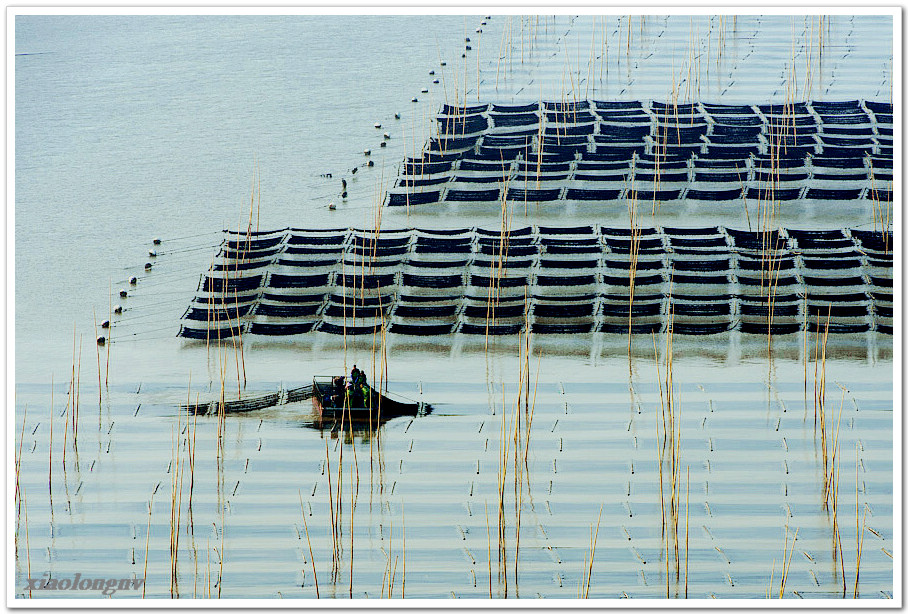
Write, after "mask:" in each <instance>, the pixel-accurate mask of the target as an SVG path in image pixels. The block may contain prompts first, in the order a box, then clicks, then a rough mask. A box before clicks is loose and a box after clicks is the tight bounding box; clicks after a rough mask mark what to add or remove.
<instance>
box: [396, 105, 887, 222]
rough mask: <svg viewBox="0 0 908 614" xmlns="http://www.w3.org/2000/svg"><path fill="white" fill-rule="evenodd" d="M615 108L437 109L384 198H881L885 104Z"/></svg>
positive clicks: (835, 201)
mask: <svg viewBox="0 0 908 614" xmlns="http://www.w3.org/2000/svg"><path fill="white" fill-rule="evenodd" d="M616 104H617V103H615V102H603V101H578V102H573V103H556V102H542V103H540V104H532V105H523V106H519V107H514V106H502V105H497V104H492V105H478V106H471V107H461V108H457V107H453V106H450V105H445V106H444V108H443V109H442V113H441V114H440V115H439V116H438V118H437V122H438V123H437V135H436V136H435V137H433V138H431V139H430V141H429V142H428V143H426V145H425V147H424V148H423V152H424V153H423V154H422V157H418V158H408V159H407V161H406V163H405V164H403V165H402V166H401V169H400V175H399V177H398V179H397V183H396V185H395V186H394V187H393V188H392V189H390V190H389V191H388V193H387V195H386V199H385V203H386V204H387V205H388V206H392V207H397V206H401V207H410V206H420V207H425V206H430V205H439V204H443V203H463V202H471V203H490V204H493V206H496V207H497V206H498V204H499V202H500V201H501V200H502V199H506V200H508V201H517V202H519V201H524V202H528V203H529V202H532V203H559V202H561V203H569V202H580V203H583V204H584V205H585V206H589V205H591V204H593V203H595V202H597V201H600V202H611V201H624V200H639V201H652V202H659V203H662V202H694V203H699V204H700V205H701V206H702V207H705V208H706V209H708V208H709V207H715V206H717V205H720V204H723V203H740V202H743V201H746V200H748V199H749V200H753V201H767V202H776V201H786V202H790V201H798V202H804V203H812V202H824V203H831V204H832V205H833V206H836V205H838V206H844V204H846V203H858V204H860V205H861V206H862V207H867V208H870V207H872V206H874V205H878V204H879V203H883V204H888V203H890V202H891V200H892V171H891V169H892V148H893V145H892V143H893V141H892V114H891V105H887V104H885V103H880V102H874V101H858V100H851V101H841V102H836V101H822V102H820V101H808V102H792V103H788V104H768V105H720V104H708V103H702V104H701V103H694V104H683V105H682V104H677V105H676V104H666V103H660V102H655V101H652V102H629V103H621V107H620V108H618V107H616ZM887 111H888V112H887ZM439 156H442V157H443V158H444V161H443V162H440V161H438V158H439Z"/></svg>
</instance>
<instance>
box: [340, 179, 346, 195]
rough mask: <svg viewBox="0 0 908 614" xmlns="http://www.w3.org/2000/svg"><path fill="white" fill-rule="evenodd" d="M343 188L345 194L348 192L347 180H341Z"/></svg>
mask: <svg viewBox="0 0 908 614" xmlns="http://www.w3.org/2000/svg"><path fill="white" fill-rule="evenodd" d="M341 187H342V188H343V189H344V192H346V191H347V180H346V179H341Z"/></svg>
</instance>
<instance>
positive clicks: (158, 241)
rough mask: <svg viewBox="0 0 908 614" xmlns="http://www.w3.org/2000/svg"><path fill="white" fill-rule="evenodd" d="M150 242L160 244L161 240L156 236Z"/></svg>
mask: <svg viewBox="0 0 908 614" xmlns="http://www.w3.org/2000/svg"><path fill="white" fill-rule="evenodd" d="M151 242H152V243H153V244H155V245H160V244H161V240H160V239H159V238H157V237H155V238H154V239H152V240H151Z"/></svg>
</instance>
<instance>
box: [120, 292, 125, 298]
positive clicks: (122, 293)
mask: <svg viewBox="0 0 908 614" xmlns="http://www.w3.org/2000/svg"><path fill="white" fill-rule="evenodd" d="M120 297H121V298H126V290H120Z"/></svg>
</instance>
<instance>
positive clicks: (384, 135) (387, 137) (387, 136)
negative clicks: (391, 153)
mask: <svg viewBox="0 0 908 614" xmlns="http://www.w3.org/2000/svg"><path fill="white" fill-rule="evenodd" d="M382 136H383V137H385V140H386V141H387V140H388V139H390V138H391V135H390V134H388V133H387V132H385V133H384V134H383V135H382Z"/></svg>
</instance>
